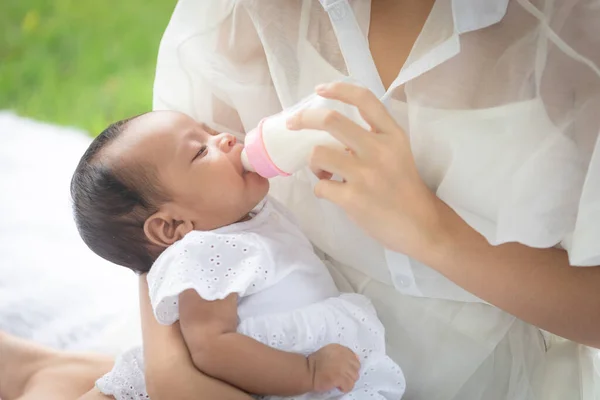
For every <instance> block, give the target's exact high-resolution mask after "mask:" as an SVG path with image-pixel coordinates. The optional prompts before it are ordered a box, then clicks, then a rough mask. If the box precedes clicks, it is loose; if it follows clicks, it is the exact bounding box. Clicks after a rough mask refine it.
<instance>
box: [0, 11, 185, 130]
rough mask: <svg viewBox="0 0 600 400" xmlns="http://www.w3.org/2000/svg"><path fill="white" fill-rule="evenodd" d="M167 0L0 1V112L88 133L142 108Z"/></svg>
mask: <svg viewBox="0 0 600 400" xmlns="http://www.w3.org/2000/svg"><path fill="white" fill-rule="evenodd" d="M175 3H176V1H175V0H98V1H93V0H0V109H11V110H14V111H15V112H17V113H18V114H19V115H23V116H27V117H31V118H35V119H38V120H42V121H48V122H53V123H57V124H60V125H68V126H75V127H79V128H83V129H85V130H87V131H88V132H90V133H91V134H93V135H95V134H98V133H99V132H100V131H101V130H102V129H104V127H106V126H107V125H108V124H109V123H110V122H113V121H115V120H118V119H122V118H125V117H127V116H130V115H134V114H139V113H141V112H145V111H148V110H149V109H150V107H151V103H152V81H153V78H154V68H155V65H156V55H157V50H158V45H159V42H160V38H161V36H162V33H163V31H164V29H165V27H166V25H167V23H168V21H169V18H170V16H171V13H172V11H173V8H174V6H175Z"/></svg>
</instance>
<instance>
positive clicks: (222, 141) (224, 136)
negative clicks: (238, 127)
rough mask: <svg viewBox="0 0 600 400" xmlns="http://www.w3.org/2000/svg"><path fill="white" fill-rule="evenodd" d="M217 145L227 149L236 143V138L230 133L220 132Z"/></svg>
mask: <svg viewBox="0 0 600 400" xmlns="http://www.w3.org/2000/svg"><path fill="white" fill-rule="evenodd" d="M218 140H219V147H220V148H221V150H223V151H229V150H231V149H232V148H233V146H235V144H236V143H237V139H236V138H235V136H233V135H232V134H230V133H221V134H220V135H219V138H218Z"/></svg>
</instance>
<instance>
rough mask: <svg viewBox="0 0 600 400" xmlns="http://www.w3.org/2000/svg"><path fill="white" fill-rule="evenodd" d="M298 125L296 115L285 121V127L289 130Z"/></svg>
mask: <svg viewBox="0 0 600 400" xmlns="http://www.w3.org/2000/svg"><path fill="white" fill-rule="evenodd" d="M297 125H298V115H296V114H294V115H292V116H291V117H289V118H288V119H287V121H286V126H287V127H288V128H289V129H294V128H295V127H296V126H297Z"/></svg>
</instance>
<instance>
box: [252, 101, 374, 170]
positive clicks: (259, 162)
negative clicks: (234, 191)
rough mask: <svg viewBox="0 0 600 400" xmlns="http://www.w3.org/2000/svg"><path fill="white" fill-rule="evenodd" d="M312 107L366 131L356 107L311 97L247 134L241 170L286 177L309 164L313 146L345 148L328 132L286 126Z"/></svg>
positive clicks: (264, 120)
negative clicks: (337, 114) (288, 121)
mask: <svg viewBox="0 0 600 400" xmlns="http://www.w3.org/2000/svg"><path fill="white" fill-rule="evenodd" d="M311 108H325V109H329V110H335V111H337V112H339V113H340V114H343V115H345V116H346V117H348V118H349V119H351V120H352V121H354V122H356V123H357V124H359V125H360V126H362V127H364V128H366V129H369V125H368V124H367V123H366V122H365V121H364V120H363V118H362V117H361V115H360V113H359V111H358V109H357V108H356V107H354V106H352V105H349V104H346V103H342V102H341V101H337V100H330V99H326V98H324V97H321V96H319V95H317V94H313V95H311V96H309V97H308V98H306V99H305V100H303V101H301V102H300V103H298V104H296V105H295V106H293V107H291V108H289V109H286V110H284V111H282V112H280V113H279V114H275V115H273V116H270V117H267V118H265V119H263V120H262V121H261V122H260V123H259V125H258V126H257V127H256V128H254V129H253V130H252V131H250V132H249V133H247V134H246V141H245V148H244V150H243V151H242V155H241V157H242V164H243V166H244V168H245V169H246V170H247V171H253V172H256V173H257V174H259V175H261V176H263V177H265V178H273V177H276V176H289V175H291V174H293V173H294V172H296V171H298V170H299V169H301V168H302V167H304V166H306V165H307V164H308V161H309V157H310V153H311V151H312V149H313V148H314V147H315V146H331V147H339V148H344V146H343V145H342V144H341V143H340V142H339V141H338V140H337V139H335V138H334V137H333V136H331V135H330V134H329V133H328V132H325V131H321V130H315V129H303V130H297V131H294V130H290V129H288V128H287V127H286V122H287V119H288V118H289V117H290V116H292V115H293V114H295V113H296V112H298V111H300V110H303V109H311Z"/></svg>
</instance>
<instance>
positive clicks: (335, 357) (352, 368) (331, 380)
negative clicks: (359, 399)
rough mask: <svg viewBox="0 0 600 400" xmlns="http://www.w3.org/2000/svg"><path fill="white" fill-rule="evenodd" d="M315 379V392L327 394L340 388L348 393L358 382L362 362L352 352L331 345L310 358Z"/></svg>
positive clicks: (309, 361) (310, 365)
mask: <svg viewBox="0 0 600 400" xmlns="http://www.w3.org/2000/svg"><path fill="white" fill-rule="evenodd" d="M308 364H309V368H310V371H311V373H312V377H313V391H315V392H327V391H329V390H331V389H334V388H338V389H339V390H340V391H342V392H344V393H348V392H349V391H351V390H352V388H354V383H356V381H357V380H358V375H359V370H360V361H359V359H358V356H357V355H356V354H354V353H353V352H352V350H350V349H348V348H346V347H344V346H341V345H339V344H329V345H327V346H325V347H323V348H321V349H320V350H319V351H316V352H314V353H312V354H311V355H310V356H308Z"/></svg>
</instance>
